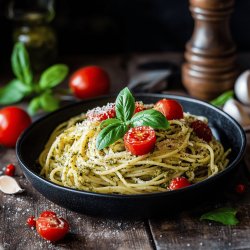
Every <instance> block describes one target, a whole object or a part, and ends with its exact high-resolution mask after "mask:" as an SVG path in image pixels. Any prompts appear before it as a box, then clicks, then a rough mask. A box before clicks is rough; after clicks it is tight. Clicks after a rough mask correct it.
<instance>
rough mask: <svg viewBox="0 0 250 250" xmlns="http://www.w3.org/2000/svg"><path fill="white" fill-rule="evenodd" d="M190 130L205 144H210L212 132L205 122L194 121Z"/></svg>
mask: <svg viewBox="0 0 250 250" xmlns="http://www.w3.org/2000/svg"><path fill="white" fill-rule="evenodd" d="M191 128H192V129H193V130H194V132H195V134H196V135H197V136H198V137H199V138H200V139H203V140H204V141H206V142H210V141H211V140H212V137H213V135H212V131H211V129H210V128H209V126H208V125H207V124H206V123H205V122H203V121H200V120H196V121H194V122H192V123H191Z"/></svg>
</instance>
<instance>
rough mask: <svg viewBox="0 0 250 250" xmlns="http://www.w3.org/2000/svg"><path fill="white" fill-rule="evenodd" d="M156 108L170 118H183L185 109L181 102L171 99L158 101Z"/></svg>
mask: <svg viewBox="0 0 250 250" xmlns="http://www.w3.org/2000/svg"><path fill="white" fill-rule="evenodd" d="M154 109H155V110H157V111H159V112H161V113H162V114H163V115H164V116H165V117H166V118H167V119H168V120H175V119H181V118H183V109H182V106H181V104H180V103H179V102H177V101H175V100H170V99H162V100H160V101H158V102H157V103H156V104H155V106H154Z"/></svg>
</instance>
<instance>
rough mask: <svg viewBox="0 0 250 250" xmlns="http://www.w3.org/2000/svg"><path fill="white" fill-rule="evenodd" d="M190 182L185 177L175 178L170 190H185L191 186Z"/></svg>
mask: <svg viewBox="0 0 250 250" xmlns="http://www.w3.org/2000/svg"><path fill="white" fill-rule="evenodd" d="M190 185H191V184H190V182H189V181H188V179H187V178H185V177H176V178H174V179H173V180H172V181H171V182H170V184H169V187H168V188H169V189H170V190H175V189H179V188H184V187H187V186H190Z"/></svg>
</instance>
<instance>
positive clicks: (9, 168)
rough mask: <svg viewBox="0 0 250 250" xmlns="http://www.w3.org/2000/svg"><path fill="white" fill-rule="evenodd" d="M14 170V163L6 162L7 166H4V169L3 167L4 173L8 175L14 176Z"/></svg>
mask: <svg viewBox="0 0 250 250" xmlns="http://www.w3.org/2000/svg"><path fill="white" fill-rule="evenodd" d="M15 170H16V167H15V165H13V164H8V165H7V167H6V169H5V172H4V174H6V175H8V176H14V174H15Z"/></svg>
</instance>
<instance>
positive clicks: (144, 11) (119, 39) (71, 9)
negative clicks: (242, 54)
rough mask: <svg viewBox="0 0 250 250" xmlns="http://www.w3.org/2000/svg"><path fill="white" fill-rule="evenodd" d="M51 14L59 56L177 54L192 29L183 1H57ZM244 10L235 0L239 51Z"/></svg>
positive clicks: (0, 19) (6, 47)
mask: <svg viewBox="0 0 250 250" xmlns="http://www.w3.org/2000/svg"><path fill="white" fill-rule="evenodd" d="M20 1H25V0H16V2H20ZM37 1H42V0H37ZM44 1H45V2H46V0H44ZM8 2H9V1H7V0H0V31H1V36H0V37H1V41H0V58H1V59H0V60H1V61H0V65H4V64H5V63H6V62H8V61H9V56H10V53H11V48H12V45H13V43H12V38H11V32H12V26H13V22H11V20H8V19H7V18H6V7H7V5H8ZM31 2H32V1H31ZM33 2H35V0H33ZM55 10H56V16H55V18H54V20H53V21H52V23H51V25H52V26H53V28H54V29H55V31H56V33H57V38H58V48H59V55H68V54H70V55H73V54H77V55H81V54H114V53H130V52H149V51H183V50H184V47H185V43H186V42H187V40H188V39H189V38H190V37H191V35H192V30H193V20H192V17H191V15H190V12H189V9H188V0H105V1H103V0H91V1H76V0H57V1H55ZM249 12H250V1H249V0H237V1H236V3H235V10H234V13H233V15H232V18H231V30H232V36H233V38H234V41H235V42H236V44H237V47H238V50H239V51H250V31H249V30H250V28H249V26H250V14H249Z"/></svg>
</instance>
